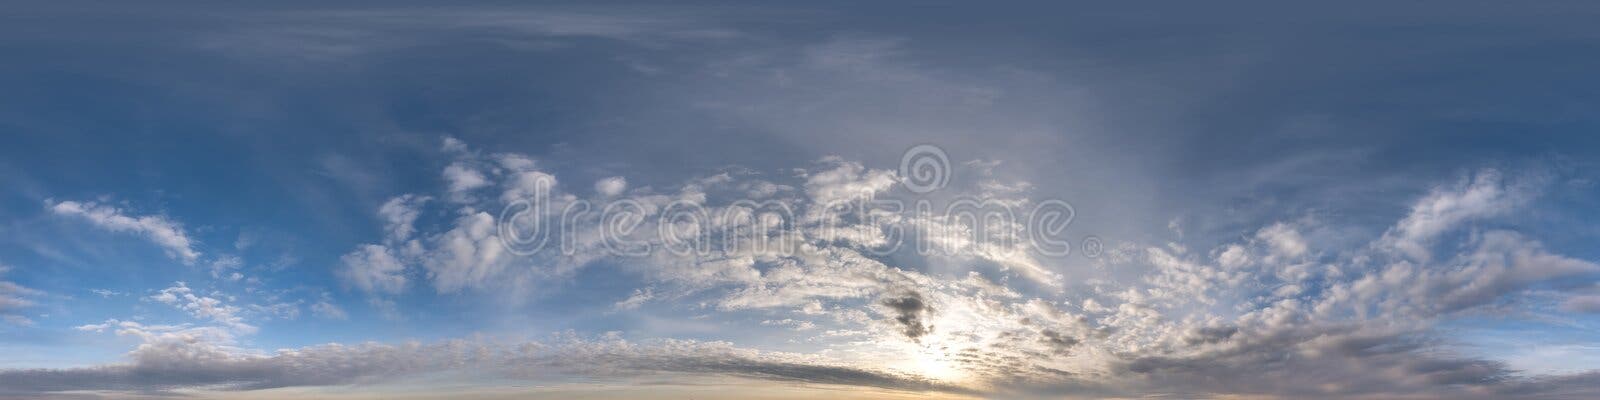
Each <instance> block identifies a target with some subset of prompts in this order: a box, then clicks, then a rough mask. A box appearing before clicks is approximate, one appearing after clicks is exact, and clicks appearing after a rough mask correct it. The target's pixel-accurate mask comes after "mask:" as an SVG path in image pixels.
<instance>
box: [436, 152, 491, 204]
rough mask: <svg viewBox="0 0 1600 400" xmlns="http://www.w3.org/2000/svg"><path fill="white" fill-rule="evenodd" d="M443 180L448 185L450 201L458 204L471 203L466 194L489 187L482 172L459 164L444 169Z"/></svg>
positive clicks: (469, 196)
mask: <svg viewBox="0 0 1600 400" xmlns="http://www.w3.org/2000/svg"><path fill="white" fill-rule="evenodd" d="M444 180H445V182H446V184H448V185H449V191H450V199H451V200H452V201H458V202H468V201H472V198H471V195H470V194H469V193H468V192H471V191H473V190H477V189H480V188H483V187H485V186H489V178H487V177H485V176H484V175H483V172H479V171H478V170H477V169H475V168H473V167H471V166H469V165H467V164H465V163H460V162H457V163H454V164H450V166H448V167H445V168H444Z"/></svg>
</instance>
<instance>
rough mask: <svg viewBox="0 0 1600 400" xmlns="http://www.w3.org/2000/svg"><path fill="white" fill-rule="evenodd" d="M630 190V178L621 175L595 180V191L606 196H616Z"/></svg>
mask: <svg viewBox="0 0 1600 400" xmlns="http://www.w3.org/2000/svg"><path fill="white" fill-rule="evenodd" d="M624 190H628V179H627V178H623V177H620V176H613V177H610V178H605V179H601V180H598V181H595V182H594V191H595V193H599V194H600V195H601V196H605V197H615V196H617V195H620V194H622V191H624Z"/></svg>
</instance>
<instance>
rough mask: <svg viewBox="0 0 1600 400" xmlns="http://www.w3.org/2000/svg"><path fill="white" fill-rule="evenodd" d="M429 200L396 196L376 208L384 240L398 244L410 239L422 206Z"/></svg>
mask: <svg viewBox="0 0 1600 400" xmlns="http://www.w3.org/2000/svg"><path fill="white" fill-rule="evenodd" d="M428 200H431V199H430V198H429V197H427V196H416V195H410V194H407V195H401V196H396V197H394V198H392V199H389V201H386V202H384V203H383V206H380V207H378V217H379V218H382V219H383V228H384V232H385V233H386V234H387V237H386V238H385V240H386V241H389V242H400V241H404V240H406V239H410V238H411V234H412V233H415V232H416V226H415V224H416V222H417V217H418V216H419V215H421V208H422V206H423V204H425V203H427V202H428Z"/></svg>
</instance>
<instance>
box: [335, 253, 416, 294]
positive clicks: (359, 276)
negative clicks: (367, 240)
mask: <svg viewBox="0 0 1600 400" xmlns="http://www.w3.org/2000/svg"><path fill="white" fill-rule="evenodd" d="M405 269H406V268H405V265H404V264H402V263H401V262H400V259H399V258H397V257H395V255H394V253H393V252H392V251H390V250H389V248H388V247H386V246H381V245H375V244H368V245H362V246H361V247H359V248H357V249H356V250H354V251H351V252H350V253H348V254H345V255H344V256H342V257H339V268H338V269H337V270H336V271H335V272H334V273H335V274H337V275H338V276H339V278H340V279H342V280H343V281H344V282H345V283H346V284H349V285H351V286H354V287H355V288H356V289H360V290H361V291H362V292H365V293H368V294H398V293H400V292H401V291H403V290H405V288H406V283H407V282H408V281H407V279H406V275H405Z"/></svg>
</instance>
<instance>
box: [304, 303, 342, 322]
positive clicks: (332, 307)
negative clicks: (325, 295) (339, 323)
mask: <svg viewBox="0 0 1600 400" xmlns="http://www.w3.org/2000/svg"><path fill="white" fill-rule="evenodd" d="M311 313H312V314H315V315H316V316H317V317H321V318H325V319H334V320H345V319H349V318H350V315H349V314H346V313H345V312H344V309H343V308H340V307H339V305H337V304H333V303H332V302H329V301H328V300H322V301H318V302H316V303H313V304H311Z"/></svg>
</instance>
